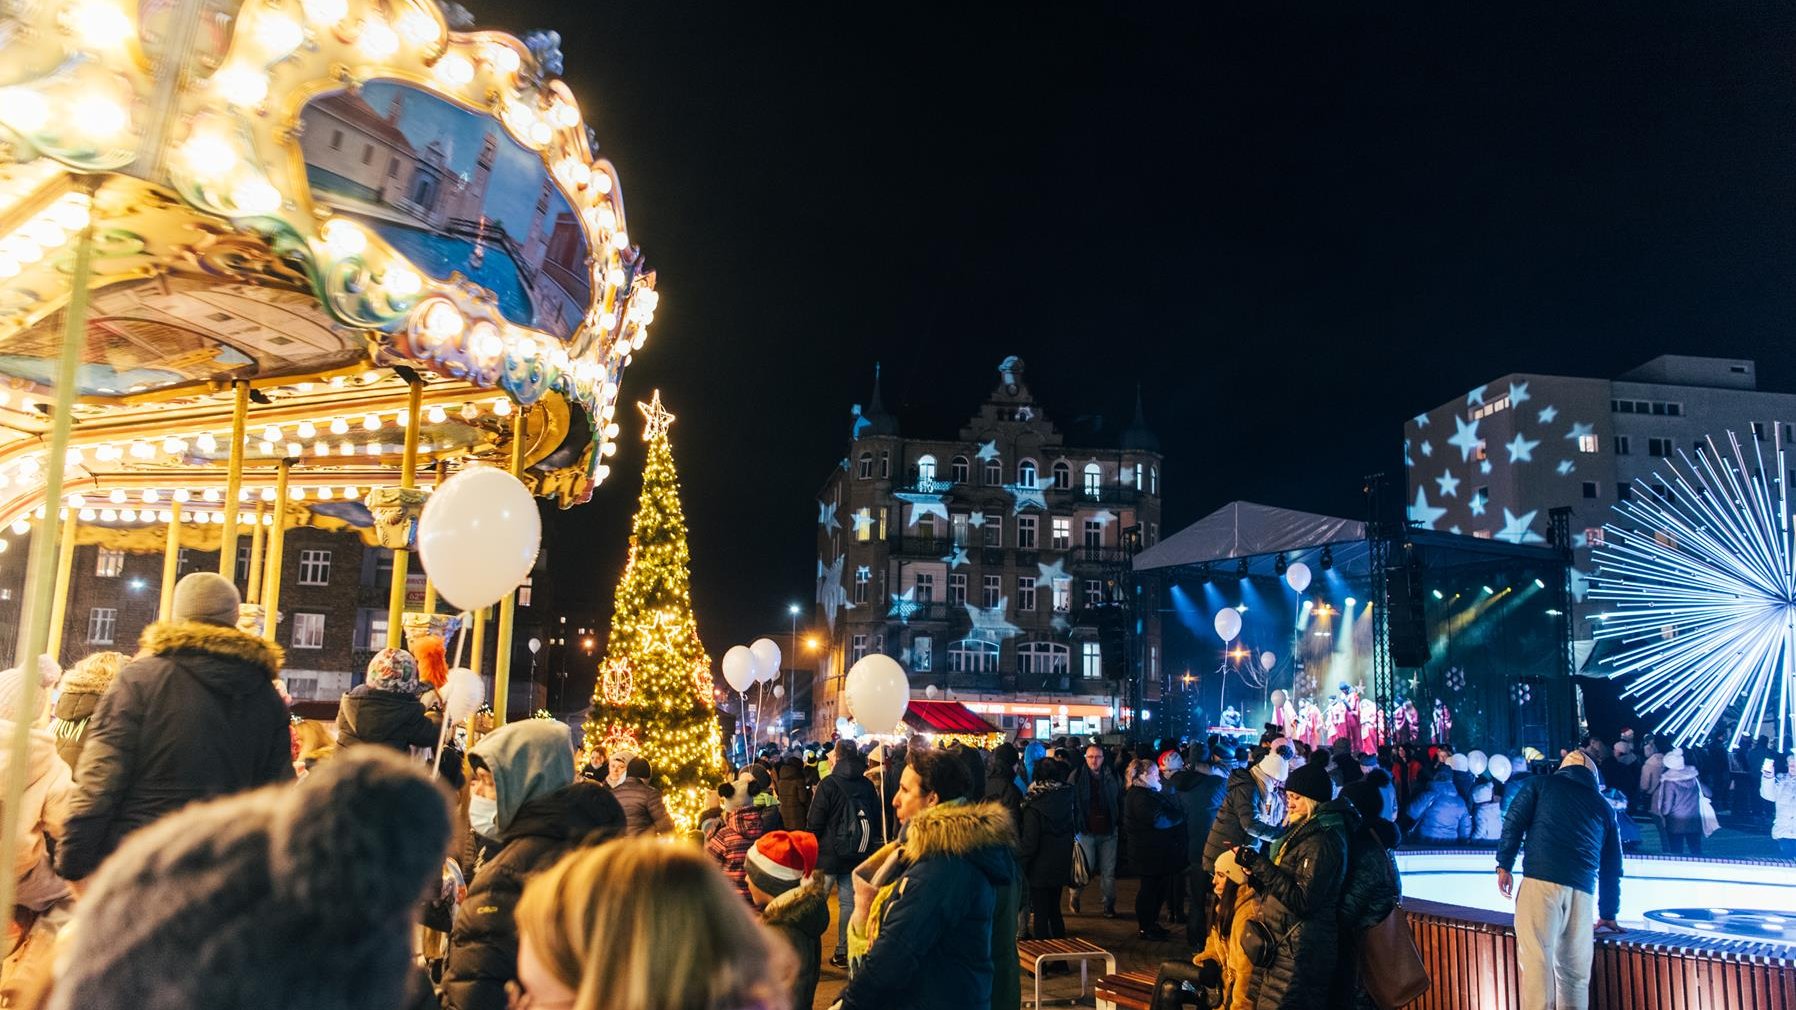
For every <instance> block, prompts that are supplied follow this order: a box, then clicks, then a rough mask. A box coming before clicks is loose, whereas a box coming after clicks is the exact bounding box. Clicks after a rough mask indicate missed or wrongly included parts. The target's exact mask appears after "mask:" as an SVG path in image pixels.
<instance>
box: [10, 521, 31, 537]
mask: <svg viewBox="0 0 1796 1010" xmlns="http://www.w3.org/2000/svg"><path fill="white" fill-rule="evenodd" d="M12 531H13V532H14V533H17V534H19V535H20V536H23V535H25V534H27V533H30V532H31V523H30V522H29V521H27V520H24V519H14V520H13V521H12Z"/></svg>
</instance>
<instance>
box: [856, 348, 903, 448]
mask: <svg viewBox="0 0 1796 1010" xmlns="http://www.w3.org/2000/svg"><path fill="white" fill-rule="evenodd" d="M860 419H861V421H862V422H863V423H861V424H858V425H856V428H855V433H854V437H855V438H865V437H866V436H868V435H896V434H898V418H896V417H894V416H893V415H892V414H891V413H890V412H889V411H887V410H886V405H885V401H884V400H882V399H881V398H880V395H879V365H878V364H877V363H875V364H874V366H873V395H872V396H869V397H868V398H867V405H866V407H864V408H862V410H861V413H860Z"/></svg>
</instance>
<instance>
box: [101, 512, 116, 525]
mask: <svg viewBox="0 0 1796 1010" xmlns="http://www.w3.org/2000/svg"><path fill="white" fill-rule="evenodd" d="M100 521H101V522H103V523H115V522H118V511H117V510H116V509H101V510H100Z"/></svg>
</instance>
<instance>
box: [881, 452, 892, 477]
mask: <svg viewBox="0 0 1796 1010" xmlns="http://www.w3.org/2000/svg"><path fill="white" fill-rule="evenodd" d="M891 476H892V454H891V452H890V451H888V450H885V449H881V450H879V479H880V480H886V479H888V478H890V477H891Z"/></svg>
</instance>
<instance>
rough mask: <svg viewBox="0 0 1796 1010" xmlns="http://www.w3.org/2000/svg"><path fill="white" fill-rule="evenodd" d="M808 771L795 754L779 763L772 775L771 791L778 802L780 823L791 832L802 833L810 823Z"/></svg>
mask: <svg viewBox="0 0 1796 1010" xmlns="http://www.w3.org/2000/svg"><path fill="white" fill-rule="evenodd" d="M807 773H808V770H807V769H806V768H805V766H804V762H803V761H802V760H800V759H799V758H798V756H797V754H793V755H792V756H790V757H787V758H786V759H785V760H784V761H781V762H780V766H779V768H778V769H777V770H776V771H775V772H774V774H773V791H774V795H775V797H776V798H777V799H778V801H779V808H780V823H781V824H782V825H784V826H785V827H786V828H788V829H789V830H792V831H802V830H804V826H805V825H807V824H809V823H811V783H810V782H809V781H808V780H807V778H806V775H807Z"/></svg>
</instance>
